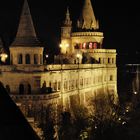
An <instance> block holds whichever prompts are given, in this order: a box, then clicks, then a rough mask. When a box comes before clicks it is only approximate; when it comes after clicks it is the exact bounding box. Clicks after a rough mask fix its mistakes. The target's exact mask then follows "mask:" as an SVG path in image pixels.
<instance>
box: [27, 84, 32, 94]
mask: <svg viewBox="0 0 140 140" xmlns="http://www.w3.org/2000/svg"><path fill="white" fill-rule="evenodd" d="M27 86H28V94H31V90H32V89H31V85H30V84H28V85H27Z"/></svg>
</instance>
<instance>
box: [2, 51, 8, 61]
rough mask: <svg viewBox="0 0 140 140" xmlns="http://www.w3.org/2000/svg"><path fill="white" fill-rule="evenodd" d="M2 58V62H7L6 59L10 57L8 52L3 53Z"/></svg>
mask: <svg viewBox="0 0 140 140" xmlns="http://www.w3.org/2000/svg"><path fill="white" fill-rule="evenodd" d="M0 58H1V61H2V62H6V59H7V58H8V55H7V54H6V53H1V54H0Z"/></svg>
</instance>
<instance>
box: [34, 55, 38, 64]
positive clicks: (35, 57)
mask: <svg viewBox="0 0 140 140" xmlns="http://www.w3.org/2000/svg"><path fill="white" fill-rule="evenodd" d="M34 64H38V55H37V54H34Z"/></svg>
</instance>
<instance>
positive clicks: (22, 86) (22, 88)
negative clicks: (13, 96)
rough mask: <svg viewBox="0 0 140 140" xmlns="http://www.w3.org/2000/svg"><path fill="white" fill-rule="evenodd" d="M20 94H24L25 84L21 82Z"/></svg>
mask: <svg viewBox="0 0 140 140" xmlns="http://www.w3.org/2000/svg"><path fill="white" fill-rule="evenodd" d="M19 94H20V95H23V94H24V85H23V84H20V85H19Z"/></svg>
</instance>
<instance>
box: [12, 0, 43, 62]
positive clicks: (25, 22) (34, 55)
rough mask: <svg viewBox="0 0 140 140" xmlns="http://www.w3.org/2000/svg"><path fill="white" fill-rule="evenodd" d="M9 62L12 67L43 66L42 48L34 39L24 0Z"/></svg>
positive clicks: (26, 3)
mask: <svg viewBox="0 0 140 140" xmlns="http://www.w3.org/2000/svg"><path fill="white" fill-rule="evenodd" d="M10 62H11V64H14V65H30V64H31V65H41V64H43V47H41V44H40V42H39V41H38V39H37V37H36V33H35V29H34V25H33V21H32V17H31V14H30V9H29V6H28V2H27V0H24V4H23V8H22V13H21V17H20V21H19V26H18V31H17V34H16V38H15V40H14V42H13V43H12V45H11V46H10Z"/></svg>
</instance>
